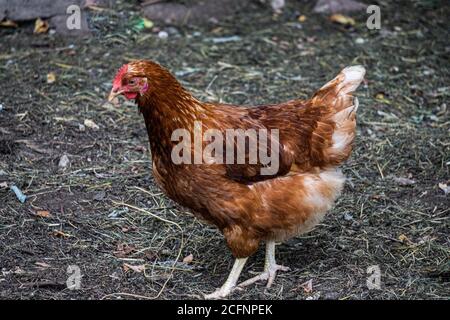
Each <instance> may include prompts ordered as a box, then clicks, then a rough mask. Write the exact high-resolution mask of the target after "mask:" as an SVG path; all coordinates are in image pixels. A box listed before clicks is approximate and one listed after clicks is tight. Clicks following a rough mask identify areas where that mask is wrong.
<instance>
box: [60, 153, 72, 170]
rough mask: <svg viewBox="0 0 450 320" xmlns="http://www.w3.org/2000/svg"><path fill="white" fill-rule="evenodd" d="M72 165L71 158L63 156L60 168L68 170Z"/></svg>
mask: <svg viewBox="0 0 450 320" xmlns="http://www.w3.org/2000/svg"><path fill="white" fill-rule="evenodd" d="M69 164H70V160H69V157H68V156H67V155H63V156H62V157H61V159H59V163H58V167H60V168H61V169H66V168H67V167H68V166H69Z"/></svg>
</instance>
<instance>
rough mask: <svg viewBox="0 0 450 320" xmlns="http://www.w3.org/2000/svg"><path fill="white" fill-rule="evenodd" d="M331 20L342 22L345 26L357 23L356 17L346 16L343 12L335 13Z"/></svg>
mask: <svg viewBox="0 0 450 320" xmlns="http://www.w3.org/2000/svg"><path fill="white" fill-rule="evenodd" d="M330 20H331V21H332V22H335V23H339V24H342V25H345V26H347V25H349V26H354V25H355V19H353V18H350V17H347V16H344V15H343V14H340V13H336V14H333V15H332V16H331V17H330Z"/></svg>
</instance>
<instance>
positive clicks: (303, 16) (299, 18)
mask: <svg viewBox="0 0 450 320" xmlns="http://www.w3.org/2000/svg"><path fill="white" fill-rule="evenodd" d="M297 20H298V21H299V22H305V21H306V16H305V15H304V14H302V15H301V16H300V17H298V19H297Z"/></svg>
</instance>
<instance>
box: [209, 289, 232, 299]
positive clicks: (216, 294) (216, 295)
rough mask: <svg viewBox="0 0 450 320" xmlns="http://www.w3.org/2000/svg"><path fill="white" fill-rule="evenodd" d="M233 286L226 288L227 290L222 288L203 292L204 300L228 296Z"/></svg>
mask: <svg viewBox="0 0 450 320" xmlns="http://www.w3.org/2000/svg"><path fill="white" fill-rule="evenodd" d="M233 289H234V288H231V289H228V290H224V289H222V288H220V289H217V290H216V291H214V292H213V293H210V294H205V295H204V298H205V299H206V300H217V299H222V298H225V297H226V296H228V295H229V294H230V293H231V292H232V291H233Z"/></svg>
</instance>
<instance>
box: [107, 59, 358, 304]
mask: <svg viewBox="0 0 450 320" xmlns="http://www.w3.org/2000/svg"><path fill="white" fill-rule="evenodd" d="M364 74H365V70H364V68H363V67H362V66H352V67H347V68H345V69H344V70H342V71H341V73H339V75H338V76H337V77H336V78H334V79H333V80H332V81H330V82H328V83H327V84H326V85H325V86H323V87H322V88H321V89H320V90H319V91H317V92H316V93H315V94H314V96H313V97H312V98H311V99H309V100H291V101H288V102H284V103H280V104H276V105H263V106H256V107H242V106H235V105H228V104H221V103H205V102H201V101H199V100H197V99H196V98H195V97H193V96H192V95H191V94H190V93H189V92H188V91H187V90H185V89H184V88H183V87H182V86H181V84H180V83H179V82H178V81H177V80H176V79H175V77H174V76H173V75H172V74H171V73H170V72H169V71H168V70H166V69H165V68H163V67H161V66H160V65H158V64H157V63H155V62H151V61H134V62H130V63H128V64H126V65H124V66H123V67H122V68H121V69H120V70H119V72H118V73H117V75H116V77H115V79H114V83H113V89H112V91H111V93H110V96H109V100H110V101H113V100H114V99H115V97H116V96H118V95H124V96H125V97H126V98H127V99H134V100H135V101H136V103H137V104H138V107H139V110H140V112H141V113H142V114H143V116H144V120H145V125H146V127H147V131H148V137H149V140H150V147H151V153H152V161H153V175H154V178H155V180H156V182H157V184H158V185H159V186H160V187H161V188H162V189H163V191H164V192H165V194H166V195H167V196H169V197H170V198H171V199H173V200H175V201H176V202H178V203H179V204H181V205H183V206H185V207H187V208H189V209H191V210H192V212H193V213H194V214H195V215H196V216H198V217H200V218H202V219H203V220H205V221H207V222H209V223H211V224H213V225H215V226H216V227H217V228H218V229H219V230H220V231H221V232H222V233H223V235H224V237H225V240H226V243H227V245H228V247H229V248H230V250H231V252H232V253H233V255H234V256H235V258H236V260H235V263H234V265H233V268H232V270H231V273H230V275H229V277H228V279H227V280H226V282H225V283H224V285H223V286H222V287H221V288H220V289H218V290H216V291H215V292H214V293H212V294H210V295H207V296H206V298H222V297H225V296H227V295H228V294H229V293H230V292H232V290H233V289H234V288H235V287H236V284H237V280H238V277H239V274H240V273H241V271H242V268H243V267H244V264H245V262H246V260H247V258H248V257H249V256H250V255H252V254H253V253H254V252H255V251H256V250H257V249H258V246H259V244H260V243H261V242H262V241H264V242H265V243H266V259H265V267H264V271H263V272H262V273H261V274H260V275H258V276H256V277H254V278H251V279H249V280H247V281H245V282H243V283H241V284H240V285H239V287H244V286H246V285H249V284H251V283H254V282H255V281H258V280H267V286H269V287H270V286H271V285H272V283H273V281H274V279H275V275H276V272H277V271H280V270H281V271H286V270H288V268H286V267H283V266H280V265H277V264H276V262H275V242H279V241H284V240H286V239H288V238H290V237H294V236H298V235H301V234H304V233H305V232H308V231H310V230H312V229H313V228H314V227H315V226H316V225H317V224H318V223H319V222H320V221H321V220H322V218H323V216H324V214H325V213H326V211H328V210H329V209H330V208H331V207H332V205H333V203H334V201H335V199H336V198H337V197H338V196H339V194H340V192H341V190H342V187H343V185H344V180H345V178H344V176H343V174H342V173H341V171H340V170H338V169H337V167H338V166H339V165H341V164H342V163H343V162H344V161H345V160H346V159H347V158H348V157H349V156H350V153H351V150H352V143H353V140H354V138H355V126H356V120H355V118H356V110H357V108H358V100H357V99H356V98H354V97H352V95H351V93H352V92H353V91H355V90H356V88H357V87H358V86H359V84H360V83H361V81H362V80H363V77H364ZM177 129H183V130H185V132H186V131H187V132H189V134H190V135H191V137H190V139H185V141H183V144H182V147H183V148H184V149H182V152H181V153H180V155H182V158H183V159H184V160H186V161H184V162H181V163H179V161H174V153H173V150H174V148H177V146H178V147H179V146H180V143H181V142H180V141H179V139H174V136H173V134H174V132H177ZM211 129H214V130H215V131H216V132H219V133H223V135H224V136H226V133H227V130H229V129H242V130H249V129H254V130H255V131H257V136H256V138H258V139H259V137H260V136H261V134H260V132H266V136H267V143H266V144H264V143H260V142H261V141H263V140H258V143H257V144H256V146H257V148H256V149H257V150H255V149H254V148H253V149H252V148H251V147H250V145H251V142H252V139H253V140H255V139H256V138H255V136H252V135H248V136H246V137H245V138H246V140H245V144H244V147H242V145H241V148H238V145H237V144H238V142H237V139H238V138H237V137H236V139H233V140H232V145H233V150H234V147H236V154H232V156H231V157H230V158H229V159H228V158H227V159H226V160H234V161H221V160H220V159H221V158H220V155H222V154H223V153H226V152H229V149H228V148H227V147H228V146H229V144H226V143H224V144H220V148H216V149H214V152H212V153H211V154H210V156H209V157H208V156H205V153H203V156H202V154H201V155H200V159H201V160H202V161H201V163H198V161H197V162H196V164H194V163H193V162H195V161H191V160H192V159H194V158H195V152H196V151H195V150H194V149H195V143H194V145H193V146H192V145H189V144H187V142H191V141H197V140H196V138H195V132H196V130H197V131H198V130H199V131H200V132H201V133H204V132H207V131H208V130H211ZM264 130H266V131H264ZM269 131H270V132H271V133H270V134H268V135H267V132H269ZM272 132H276V133H277V135H273V134H272ZM202 137H203V135H202ZM178 138H179V137H178ZM211 142H212V141H211V140H208V139H202V141H200V146H201V147H202V148H206V147H207V145H208V144H210V143H211ZM253 142H254V141H253ZM228 143H229V141H228ZM252 145H253V146H255V144H252ZM197 146H198V145H197ZM216 146H217V145H216ZM185 147H186V148H187V149H186V148H185ZM263 147H264V148H266V149H267V154H271V155H275V157H273V158H271V162H273V163H274V164H276V166H274V167H275V168H276V170H275V171H274V172H269V173H263V169H267V168H268V163H267V162H263V161H262V158H261V157H260V154H258V157H256V158H257V159H256V161H255V160H253V161H250V159H251V157H252V152H253V153H255V152H259V151H260V149H262V148H263ZM187 150H188V151H191V150H192V151H193V153H194V156H192V154H188V153H187V152H186V151H187ZM239 151H240V152H241V153H242V152H243V153H244V155H243V159H244V160H245V161H244V163H242V161H241V162H239V161H236V160H237V157H238V154H239ZM185 152H186V153H185ZM197 156H198V155H197ZM194 160H195V159H194ZM197 160H198V158H197ZM271 164H272V163H271Z"/></svg>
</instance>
